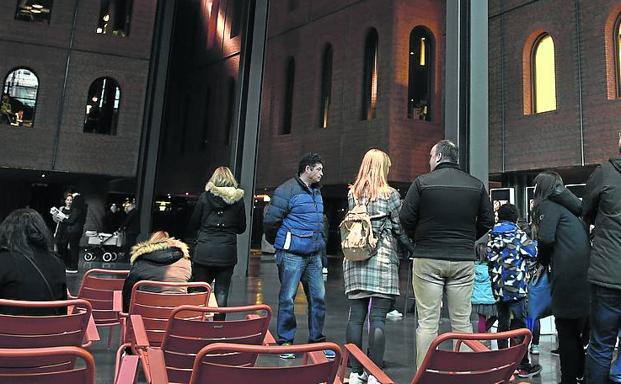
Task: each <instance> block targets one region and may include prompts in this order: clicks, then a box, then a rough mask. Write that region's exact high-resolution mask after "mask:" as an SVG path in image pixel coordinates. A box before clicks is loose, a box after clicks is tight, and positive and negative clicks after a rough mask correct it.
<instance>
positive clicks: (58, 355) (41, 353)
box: [0, 347, 95, 384]
mask: <svg viewBox="0 0 621 384" xmlns="http://www.w3.org/2000/svg"><path fill="white" fill-rule="evenodd" d="M76 359H81V360H82V361H83V362H84V364H83V366H82V364H80V365H78V367H76V365H75V364H74V362H75V361H76ZM0 383H11V384H32V383H37V384H69V383H80V384H82V383H83V384H95V360H94V359H93V356H91V354H90V353H89V352H88V351H86V350H84V349H83V348H79V347H52V348H11V349H0Z"/></svg>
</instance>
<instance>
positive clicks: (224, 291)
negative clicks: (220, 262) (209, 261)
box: [192, 263, 235, 321]
mask: <svg viewBox="0 0 621 384" xmlns="http://www.w3.org/2000/svg"><path fill="white" fill-rule="evenodd" d="M234 269H235V266H234V265H231V266H226V267H217V266H208V265H201V264H196V263H195V264H194V265H192V281H204V282H206V283H208V284H211V283H212V282H213V281H214V279H215V280H216V282H215V284H214V285H213V292H214V293H215V295H216V301H217V302H218V307H226V306H227V304H228V301H229V288H230V287H231V276H233V270H234ZM225 319H226V315H225V314H224V313H219V314H217V315H215V316H214V320H220V321H222V320H225Z"/></svg>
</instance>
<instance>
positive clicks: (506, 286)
mask: <svg viewBox="0 0 621 384" xmlns="http://www.w3.org/2000/svg"><path fill="white" fill-rule="evenodd" d="M486 257H487V260H488V262H489V272H490V277H491V279H492V288H493V291H494V297H495V298H496V300H497V301H502V302H510V301H516V300H520V299H522V298H524V297H526V296H527V295H528V291H527V284H528V279H529V271H530V270H531V269H532V268H533V267H534V265H535V263H536V261H537V242H535V241H533V240H531V239H530V238H529V237H528V236H527V235H526V233H524V231H522V230H521V229H520V228H519V227H518V226H517V224H515V223H512V222H509V221H501V222H500V223H497V224H496V225H494V228H492V231H491V232H490V234H489V240H488V242H487V250H486Z"/></svg>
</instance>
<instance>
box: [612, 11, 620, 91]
mask: <svg viewBox="0 0 621 384" xmlns="http://www.w3.org/2000/svg"><path fill="white" fill-rule="evenodd" d="M612 41H613V43H612V45H613V47H614V49H615V80H616V81H615V83H616V84H615V85H616V89H617V98H621V15H619V16H617V22H616V23H615V28H614V32H613V36H612Z"/></svg>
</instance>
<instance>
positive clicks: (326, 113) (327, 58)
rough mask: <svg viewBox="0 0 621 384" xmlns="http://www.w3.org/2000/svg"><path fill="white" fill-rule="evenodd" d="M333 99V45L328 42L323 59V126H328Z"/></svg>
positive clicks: (321, 110) (320, 116)
mask: <svg viewBox="0 0 621 384" xmlns="http://www.w3.org/2000/svg"><path fill="white" fill-rule="evenodd" d="M331 99H332V45H331V44H329V43H328V44H326V47H325V48H324V50H323V59H322V65H321V99H320V101H319V102H320V106H321V108H320V113H319V122H320V123H319V126H320V127H321V128H327V127H328V118H329V117H330V101H331Z"/></svg>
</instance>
